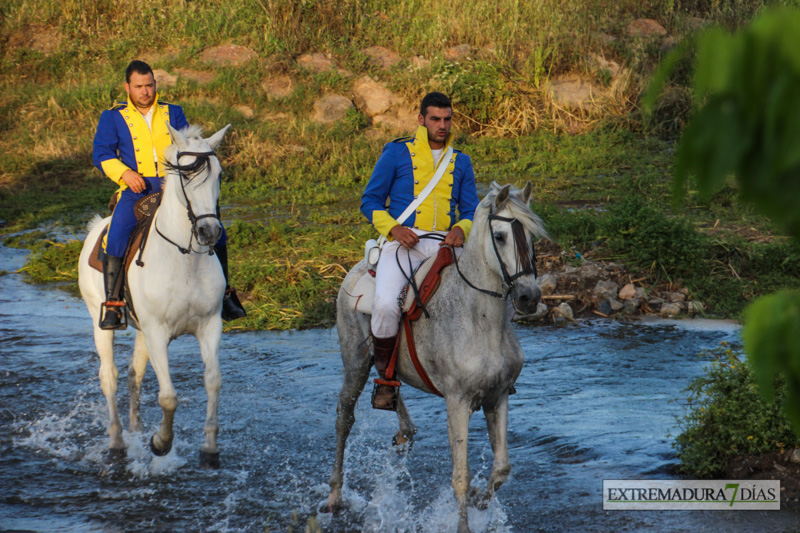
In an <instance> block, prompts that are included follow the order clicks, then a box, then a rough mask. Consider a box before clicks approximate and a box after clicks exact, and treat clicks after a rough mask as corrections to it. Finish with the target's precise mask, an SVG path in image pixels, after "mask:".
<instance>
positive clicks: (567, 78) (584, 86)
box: [547, 75, 602, 109]
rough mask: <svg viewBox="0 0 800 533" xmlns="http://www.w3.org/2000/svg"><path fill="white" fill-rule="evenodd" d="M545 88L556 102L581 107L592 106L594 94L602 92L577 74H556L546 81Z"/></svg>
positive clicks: (571, 106) (566, 105)
mask: <svg viewBox="0 0 800 533" xmlns="http://www.w3.org/2000/svg"><path fill="white" fill-rule="evenodd" d="M547 90H548V91H549V92H550V94H551V96H552V98H553V100H554V101H555V102H556V103H557V104H559V105H562V106H565V107H569V108H582V109H590V108H592V107H593V106H594V100H595V96H596V95H599V94H600V93H601V92H602V90H600V89H598V88H596V87H595V86H594V85H592V84H591V83H590V82H589V81H587V80H584V79H582V78H581V77H580V76H577V75H564V76H556V77H554V78H553V79H551V80H550V81H549V82H547Z"/></svg>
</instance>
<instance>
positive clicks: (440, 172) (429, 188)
mask: <svg viewBox="0 0 800 533" xmlns="http://www.w3.org/2000/svg"><path fill="white" fill-rule="evenodd" d="M451 157H453V147H452V146H448V147H447V151H446V152H445V153H444V157H443V158H442V159H440V160H439V167H438V168H437V169H436V174H434V175H433V178H431V181H429V182H428V184H427V185H426V186H425V188H424V189H422V192H421V193H419V196H417V199H416V200H414V201H413V202H411V203H410V204H409V206H408V207H406V210H405V211H403V212H402V214H401V215H400V216H399V217H398V218H397V223H398V224H402V223H403V222H405V220H406V219H407V218H408V217H409V215H411V213H413V212H414V211H416V210H417V207H419V206H420V204H422V202H424V201H425V198H427V197H428V195H430V193H431V192H433V189H435V188H436V184H437V183H439V181H441V179H442V176H444V171H445V170H447V167H448V166H449V165H450V158H451Z"/></svg>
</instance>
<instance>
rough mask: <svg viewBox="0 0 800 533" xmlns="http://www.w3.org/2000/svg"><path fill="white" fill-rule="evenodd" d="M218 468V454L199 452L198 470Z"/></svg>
mask: <svg viewBox="0 0 800 533" xmlns="http://www.w3.org/2000/svg"><path fill="white" fill-rule="evenodd" d="M219 467H220V462H219V452H214V453H212V452H206V451H203V450H200V468H211V469H213V470H216V469H218V468H219Z"/></svg>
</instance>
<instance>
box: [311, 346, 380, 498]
mask: <svg viewBox="0 0 800 533" xmlns="http://www.w3.org/2000/svg"><path fill="white" fill-rule="evenodd" d="M346 344H352V345H353V346H351V347H350V348H349V349H348V348H347V347H346ZM342 354H344V355H343V357H342V360H343V361H344V363H345V365H344V382H343V383H342V390H341V391H340V392H339V404H338V405H337V406H336V460H335V462H334V466H333V472H332V473H331V478H330V481H329V483H330V486H331V493H330V495H329V496H328V505H327V509H322V511H323V512H324V511H327V512H336V511H338V510H339V509H341V507H342V503H343V502H342V484H343V474H342V470H343V468H344V448H345V445H346V444H347V437H348V436H349V435H350V430H351V429H352V428H353V424H354V423H355V421H356V416H355V407H356V404H357V403H358V397H359V396H361V392H362V391H363V390H364V386H365V385H366V384H367V379H368V378H369V371H370V368H372V360H371V357H370V356H369V352H368V351H367V350H365V349H364V344H363V342H362V343H361V344H360V345H359V344H357V343H355V342H347V343H345V342H342Z"/></svg>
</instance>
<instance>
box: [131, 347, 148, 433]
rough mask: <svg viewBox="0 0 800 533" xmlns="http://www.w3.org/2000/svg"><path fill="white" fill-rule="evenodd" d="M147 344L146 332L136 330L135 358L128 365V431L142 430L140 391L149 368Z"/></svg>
mask: <svg viewBox="0 0 800 533" xmlns="http://www.w3.org/2000/svg"><path fill="white" fill-rule="evenodd" d="M147 359H148V355H147V344H146V343H145V340H144V333H142V332H141V331H138V332H136V341H135V342H134V344H133V358H132V359H131V363H130V365H128V392H129V393H130V399H131V404H130V417H129V418H130V422H129V426H128V431H130V432H131V433H133V432H134V431H141V430H142V423H141V420H140V419H139V400H140V396H139V391H140V388H141V386H142V379H144V373H145V371H146V370H147Z"/></svg>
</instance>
